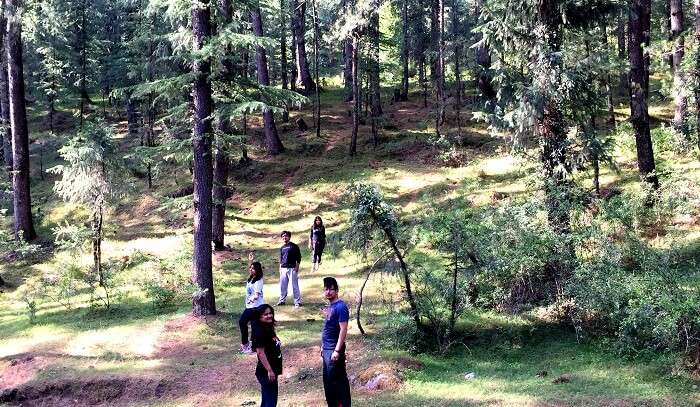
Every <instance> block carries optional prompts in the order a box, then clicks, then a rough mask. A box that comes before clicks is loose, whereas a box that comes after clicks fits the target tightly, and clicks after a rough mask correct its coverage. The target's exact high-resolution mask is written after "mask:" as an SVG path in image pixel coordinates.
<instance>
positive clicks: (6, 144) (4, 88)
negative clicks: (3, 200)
mask: <svg viewBox="0 0 700 407" xmlns="http://www.w3.org/2000/svg"><path fill="white" fill-rule="evenodd" d="M1 7H2V10H5V9H6V7H7V6H6V5H5V0H2V3H1ZM6 26H7V19H6V18H5V13H0V51H1V52H0V53H1V54H2V55H1V56H0V126H1V127H0V132H1V133H0V134H2V151H3V162H4V164H5V169H6V170H7V175H8V176H9V177H10V181H11V180H12V131H11V130H10V98H9V90H8V83H7V50H6V45H7V38H6V35H5V27H6Z"/></svg>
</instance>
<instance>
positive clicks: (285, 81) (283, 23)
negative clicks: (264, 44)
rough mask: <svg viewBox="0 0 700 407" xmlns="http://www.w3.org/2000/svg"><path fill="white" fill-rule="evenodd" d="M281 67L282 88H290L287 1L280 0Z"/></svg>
mask: <svg viewBox="0 0 700 407" xmlns="http://www.w3.org/2000/svg"><path fill="white" fill-rule="evenodd" d="M280 69H282V89H288V88H289V77H288V76H287V72H288V70H289V67H288V66H287V3H286V2H285V0H280Z"/></svg>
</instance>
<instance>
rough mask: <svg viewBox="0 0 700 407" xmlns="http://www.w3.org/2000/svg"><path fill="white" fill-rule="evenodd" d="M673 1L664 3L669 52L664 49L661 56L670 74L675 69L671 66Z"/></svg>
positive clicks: (666, 0) (668, 0)
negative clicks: (669, 45)
mask: <svg viewBox="0 0 700 407" xmlns="http://www.w3.org/2000/svg"><path fill="white" fill-rule="evenodd" d="M673 1H674V0H665V1H664V28H665V31H666V36H667V38H668V43H669V44H671V49H670V50H669V49H668V48H666V47H664V50H663V51H664V52H663V54H662V55H663V56H662V59H663V60H664V62H666V64H667V65H668V67H669V69H671V73H673V70H674V69H675V66H674V64H673V10H672V9H673Z"/></svg>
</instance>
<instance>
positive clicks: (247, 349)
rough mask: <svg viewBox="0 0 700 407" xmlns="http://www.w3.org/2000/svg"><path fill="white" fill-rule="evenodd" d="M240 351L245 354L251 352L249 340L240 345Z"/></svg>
mask: <svg viewBox="0 0 700 407" xmlns="http://www.w3.org/2000/svg"><path fill="white" fill-rule="evenodd" d="M241 353H245V354H246V355H250V354H251V353H253V349H252V348H251V347H250V342H248V343H247V344H245V345H241Z"/></svg>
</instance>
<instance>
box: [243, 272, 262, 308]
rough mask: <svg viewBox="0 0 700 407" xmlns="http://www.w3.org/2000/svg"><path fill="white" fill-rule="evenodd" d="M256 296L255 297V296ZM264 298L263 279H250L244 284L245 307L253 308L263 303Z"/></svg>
mask: <svg viewBox="0 0 700 407" xmlns="http://www.w3.org/2000/svg"><path fill="white" fill-rule="evenodd" d="M256 297H257V298H256ZM264 303H265V300H264V298H263V280H262V278H261V279H260V280H258V281H256V282H254V283H251V282H250V281H248V282H246V284H245V307H246V308H255V307H257V306H259V305H263V304H264Z"/></svg>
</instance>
